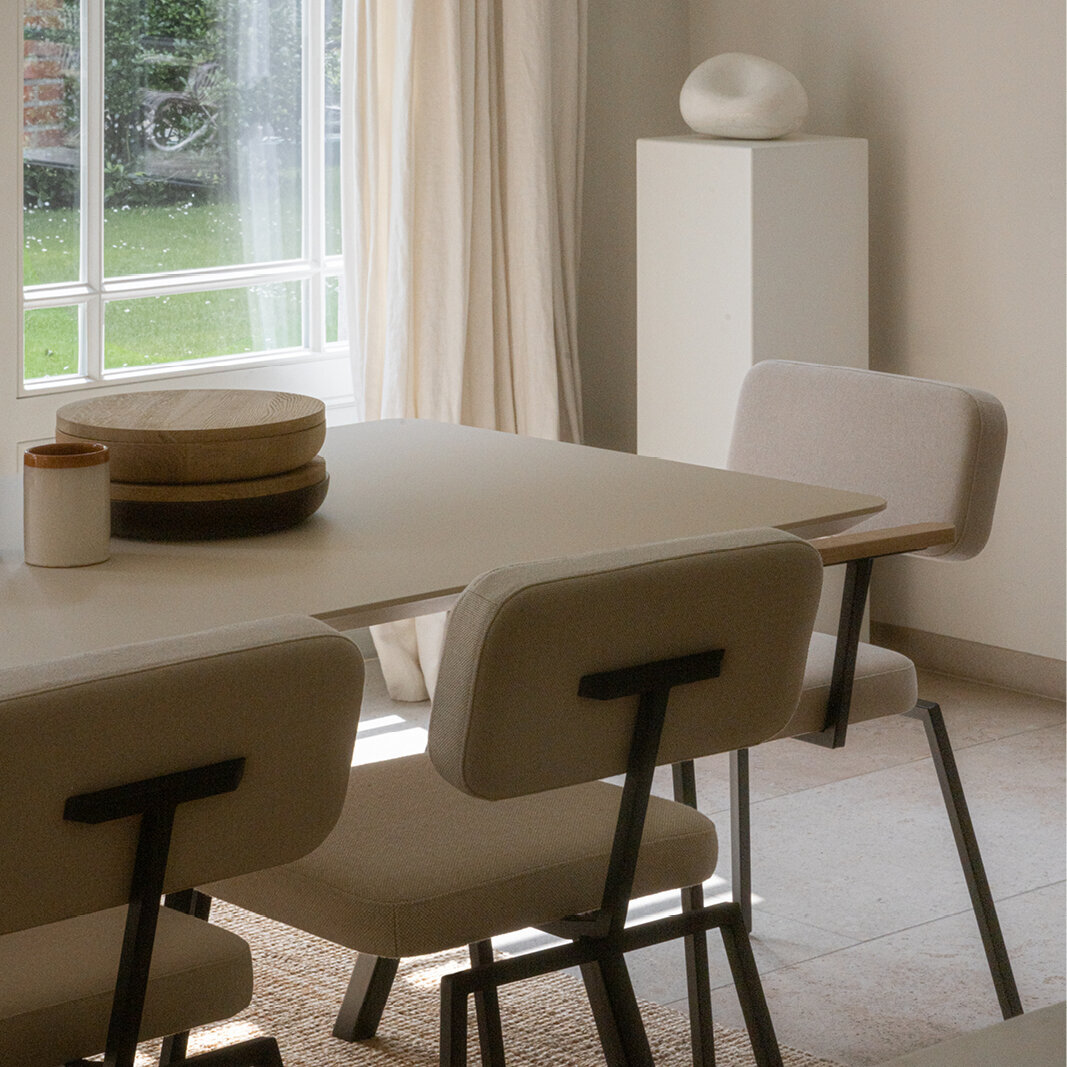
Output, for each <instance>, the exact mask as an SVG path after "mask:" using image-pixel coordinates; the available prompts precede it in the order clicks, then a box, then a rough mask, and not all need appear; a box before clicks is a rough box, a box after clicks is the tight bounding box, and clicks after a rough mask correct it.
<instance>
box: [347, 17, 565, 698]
mask: <svg viewBox="0 0 1067 1067" xmlns="http://www.w3.org/2000/svg"><path fill="white" fill-rule="evenodd" d="M585 27H586V0H346V7H345V16H344V31H343V40H342V132H341V180H342V230H343V247H344V259H345V292H344V300H345V310H346V315H347V321H348V328H349V336H350V338H351V353H352V370H353V378H354V387H355V393H356V399H357V406H358V411H359V416H360V418H362V419H375V418H397V417H404V418H427V419H434V420H437V421H441V422H454V423H464V424H466V425H471V426H481V427H485V428H488V429H498V430H507V431H511V432H515V433H521V434H527V435H531V436H537V437H547V438H554V439H562V440H570V441H578V440H580V438H581V422H582V415H581V389H580V381H579V375H578V366H577V346H576V312H577V309H576V289H577V270H578V254H579V243H578V242H579V234H580V232H581V215H580V212H581V186H582V144H583V136H584V104H585V44H586V42H585ZM441 536H442V537H447V536H448V531H447V530H442V531H441ZM373 632H374V638H375V643H376V644H377V646H378V650H379V655H380V656H381V661H382V667H383V670H384V672H385V674H386V683H387V685H388V687H389V691H390V694H391V695H393V696H394V698H396V699H407V700H419V699H425V698H426V696H427V694H428V693H432V689H433V683H434V680H435V678H436V664H437V660H438V659H439V656H440V644H441V640H442V636H443V632H444V626H443V623H442V622H441V621H440V620H437V621H436V622H435V621H433V620H431V619H420V620H410V621H407V622H404V623H391V624H388V625H387V626H385V627H375V628H374V630H373Z"/></svg>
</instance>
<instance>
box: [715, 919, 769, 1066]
mask: <svg viewBox="0 0 1067 1067" xmlns="http://www.w3.org/2000/svg"><path fill="white" fill-rule="evenodd" d="M721 907H722V908H723V909H727V910H726V914H727V921H726V922H724V923H723V925H722V927H721V930H722V940H723V945H724V946H725V947H726V958H727V960H729V963H730V973H731V974H732V975H733V979H734V985H735V986H736V987H737V998H738V1000H739V1001H740V1002H741V1011H742V1013H743V1015H744V1017H745V1025H746V1027H747V1028H748V1036H749V1040H750V1041H751V1042H752V1054H753V1056H754V1057H755V1060H756V1067H782V1054H781V1052H780V1051H779V1049H778V1039H777V1038H776V1037H775V1035H774V1024H773V1023H772V1022H771V1013H770V1011H769V1010H768V1008H767V1000H766V998H765V997H764V995H763V983H762V982H761V981H760V976H759V971H758V970H757V969H756V960H755V957H753V955H752V944H751V942H750V941H749V939H748V930H746V929H745V922H744V917H743V916H742V914H741V909H740V907H738V906H737V905H736V904H724V905H721ZM731 911H732V914H731V913H730V912H731Z"/></svg>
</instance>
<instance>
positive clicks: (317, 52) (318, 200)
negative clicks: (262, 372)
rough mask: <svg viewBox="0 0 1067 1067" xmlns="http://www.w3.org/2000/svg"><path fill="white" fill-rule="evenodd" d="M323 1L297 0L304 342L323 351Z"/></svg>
mask: <svg viewBox="0 0 1067 1067" xmlns="http://www.w3.org/2000/svg"><path fill="white" fill-rule="evenodd" d="M324 7H325V5H324V2H323V0H303V26H304V32H303V46H304V64H303V66H304V109H303V113H304V119H303V123H302V139H303V149H304V152H303V154H304V166H303V172H304V180H303V215H304V235H305V236H304V241H305V250H304V254H305V256H306V257H307V259H308V260H309V261H310V263H311V265H312V272H311V279H310V282H309V291H308V300H307V307H306V310H307V328H306V331H305V337H306V343H307V345H308V347H309V348H310V349H311V350H312V351H313V352H322V351H324V350H325V347H326V287H325V280H324V278H323V275H322V268H323V265H324V258H325V251H326V221H325V214H324V199H325V197H324V195H323V191H324V189H325V187H326V182H325V168H326V153H325V144H324V136H323V134H324V131H325V128H326V126H325V109H326V100H325V80H326V77H325V64H324V62H323V48H324V43H325V40H326V19H325V15H324Z"/></svg>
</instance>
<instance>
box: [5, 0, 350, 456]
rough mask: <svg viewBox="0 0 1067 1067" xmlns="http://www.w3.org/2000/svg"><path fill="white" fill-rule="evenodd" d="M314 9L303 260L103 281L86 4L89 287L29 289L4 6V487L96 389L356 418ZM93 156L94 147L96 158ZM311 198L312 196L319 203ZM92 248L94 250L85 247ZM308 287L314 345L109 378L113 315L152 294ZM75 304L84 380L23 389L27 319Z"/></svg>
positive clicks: (18, 38) (18, 121)
mask: <svg viewBox="0 0 1067 1067" xmlns="http://www.w3.org/2000/svg"><path fill="white" fill-rule="evenodd" d="M302 2H303V44H304V49H305V56H306V57H307V61H306V62H305V64H304V86H303V87H304V94H305V101H306V107H305V113H304V122H303V131H304V136H303V149H302V155H303V183H304V186H303V194H304V195H303V220H304V226H303V230H304V240H303V248H302V254H301V256H300V257H299V258H297V259H292V260H284V261H278V262H273V263H261V264H243V265H238V266H233V267H219V268H214V269H210V270H190V271H174V272H168V273H163V272H161V273H159V274H154V275H135V276H129V277H123V278H112V279H108V280H107V281H106V282H105V280H104V278H103V239H102V220H103V183H102V171H103V167H102V162H103V136H102V132H103V131H102V99H101V96H102V91H103V4H102V2H101V0H83V19H85V20H86V23H85V25H83V41H84V43H85V45H86V47H85V50H84V60H83V63H84V66H83V79H82V80H83V94H82V129H83V138H82V141H83V144H85V145H86V146H87V149H86V150H90V151H94V152H95V153H96V158H95V159H91V160H89V161H88V163H89V166H88V168H87V170H88V174H87V177H86V179H85V180H84V181H83V182H82V185H83V186H84V188H82V190H81V205H82V217H83V219H87V218H88V216H87V215H86V212H93V213H94V217H95V218H96V219H97V223H96V226H95V227H94V226H91V225H87V223H86V222H84V221H83V222H82V234H83V240H82V242H81V244H82V250H81V255H82V257H83V259H82V262H83V264H84V274H83V279H84V280H83V281H79V282H70V283H63V284H52V285H39V286H32V287H29V288H27V289H26V290H25V292H24V291H23V287H22V76H23V71H22V67H23V62H22V38H23V29H22V27H23V3H22V0H16V2H15V3H14V4H0V42H4V43H3V44H2V45H0V189H4V190H10V191H11V192H9V193H8V194H7V195H6V196H5V200H6V204H5V209H4V210H3V211H2V212H0V427H3V430H0V476H4V475H10V474H12V473H14V472H15V471H17V467H18V459H19V457H20V456H21V451H22V449H23V447H25V446H26V445H27V444H29V443H36V442H38V441H41V440H47V439H51V437H52V436H53V433H54V428H55V410H56V408H58V407H60V406H61V405H62V404H64V403H68V402H69V401H70V400H71V399H73V397H72V396H71V394H72V393H77V392H82V391H86V390H96V391H100V392H105V393H106V392H120V391H130V390H131V389H140V388H155V389H159V388H166V387H167V386H168V384H170V385H172V387H174V388H197V387H216V388H263V389H288V390H292V391H296V392H304V393H308V394H310V395H314V396H318V397H320V398H321V399H323V400H324V401H326V402H327V405H328V417H329V418H330V421H331V422H343V421H349V420H350V418H351V417H352V410H353V408H352V405H353V397H352V376H351V367H350V363H349V358H348V345H347V342H345V341H344V340H339V341H337V342H333V343H329V344H328V343H327V342H326V323H325V307H326V289H327V285H328V282H327V279H328V278H330V277H334V276H339V275H340V271H341V266H342V263H341V257H340V256H339V255H332V256H331V255H327V254H326V229H325V200H324V197H322V196H320V195H318V194H317V193H316V192H314V191H316V190H323V189H324V181H323V179H324V174H325V166H326V162H325V161H326V153H325V140H324V138H323V137H321V136H314V137H313V136H311V135H310V131H321V130H323V129H324V119H325V91H324V64H323V59H324V56H323V50H322V49H321V48H309V47H308V44H309V42H310V41H311V40H322V39H323V34H324V31H325V14H324V4H323V3H322V2H321V0H302ZM89 146H91V147H89ZM309 190H312V191H313V192H312V193H311V195H309ZM86 238H88V240H86ZM286 281H298V282H300V283H301V284H304V285H306V286H307V299H306V301H305V305H304V306H305V314H304V323H303V344H302V345H300V346H299V347H295V348H289V349H282V350H272V351H270V352H258V353H242V354H238V355H231V356H214V357H206V358H204V359H198V360H194V361H188V362H181V363H170V364H158V365H152V366H148V367H137V368H123V369H121V370H118V369H116V370H110V371H105V370H104V368H103V351H102V344H103V308H104V305H105V304H106V303H107V302H109V301H112V300H122V299H130V298H132V297H143V296H148V295H164V294H173V293H190V292H204V291H206V290H210V289H225V288H230V287H234V286H246V285H251V284H264V283H271V282H286ZM62 305H67V306H70V305H75V306H79V307H82V308H84V311H83V315H84V316H85V321H84V325H83V328H82V331H81V335H82V337H83V341H82V343H81V346H80V347H81V349H82V351H81V357H80V366H79V372H78V373H77V374H74V375H69V376H63V377H58V378H52V379H42V380H39V381H36V382H32V383H29V384H24V383H23V380H22V324H23V314H24V312H25V311H27V310H30V309H33V308H38V307H54V306H62Z"/></svg>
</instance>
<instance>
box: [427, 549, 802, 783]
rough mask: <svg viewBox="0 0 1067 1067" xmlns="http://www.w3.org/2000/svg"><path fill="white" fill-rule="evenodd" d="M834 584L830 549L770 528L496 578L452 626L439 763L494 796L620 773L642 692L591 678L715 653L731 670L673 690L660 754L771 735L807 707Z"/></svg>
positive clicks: (480, 588)
mask: <svg viewBox="0 0 1067 1067" xmlns="http://www.w3.org/2000/svg"><path fill="white" fill-rule="evenodd" d="M821 587H822V568H821V564H820V562H819V557H818V554H817V553H816V552H815V550H814V549H813V548H812V547H811V546H810V545H809V544H807V543H806V542H804V541H801V540H799V539H798V538H796V537H793V536H791V535H789V534H785V533H781V532H780V531H776V530H767V529H763V530H753V531H745V532H739V533H730V534H716V535H710V536H706V537H697V538H686V539H684V540H679V541H670V542H665V543H660V544H652V545H644V546H640V547H636V548H628V549H622V550H618V551H611V552H599V553H592V554H589V555H582V556H577V557H570V558H566V559H558V560H547V561H542V562H535V563H528V564H518V565H515V566H511V567H504V568H501V569H499V570H495V571H491V572H489V573H488V574H484V575H482V576H481V577H480V578H477V579H475V581H473V582H472V583H471V584H470V585H469V586H468V587H467V589H466V590H465V591H464V592H463V594H462V595H461V596H460V598H459V600H458V601H457V603H456V606H455V608H454V609H453V611H452V617H451V619H450V621H449V628H448V635H447V637H446V640H445V647H444V651H443V654H442V660H441V670H440V674H439V675H438V681H437V689H436V691H435V694H434V705H433V712H432V714H431V717H430V728H429V750H430V758H431V759H432V760H433V763H434V765H435V767H436V768H437V770H438V771H439V772H440V773H441V775H442V776H443V777H444V778H445V779H446V780H448V781H449V782H451V783H452V784H453V785H455V786H456V787H458V788H460V789H463V790H465V791H466V792H469V793H472V794H474V795H476V796H481V797H486V798H494V799H498V798H503V797H508V796H519V795H523V794H528V793H534V792H539V791H542V790H546V789H553V788H556V787H559V786H564V785H571V784H574V783H577V782H584V781H592V780H594V779H597V778H605V777H608V776H610V775H614V774H620V773H622V772H624V771H625V770H626V762H627V755H628V752H629V746H630V741H631V737H632V733H633V724H634V716H635V714H636V710H637V703H638V698H637V697H626V698H620V699H618V700H608V701H598V700H593V699H589V698H586V697H581V696H579V695H578V684H579V680H580V679H581V678H582V677H583V676H584V675H587V674H594V673H598V672H602V671H610V670H617V669H621V668H626V667H634V666H637V665H640V664H645V663H649V662H654V661H658V660H663V659H669V658H673V657H679V656H687V655H691V654H694V653H698V652H703V651H706V650H711V649H723V650H724V655H723V660H722V667H721V673H720V675H719V677H717V678H713V679H710V680H708V681H703V682H694V683H690V684H687V685H681V686H678V687H676V688H675V689H673V690H672V691H671V696H670V702H669V704H668V707H667V720H666V723H665V726H664V731H663V737H662V741H661V744H660V749H659V754H660V758H659V760H658V762H660V763H675V762H678V761H680V760H683V759H690V758H694V757H697V756H703V755H707V754H709V753H712V752H720V751H727V750H730V749H735V748H743V747H746V746H748V745H753V744H757V743H758V742H760V741H763V740H766V739H767V738H768V737H770V736H771V735H772V734H774V733H775V732H776V731H777V730H778V729H779V728H780V727H781V726H782V725H784V723H785V721H786V720H787V719H788V718H789V716H790V715H791V714H792V713H793V711H794V709H795V708H796V702H797V699H798V697H799V693H800V687H801V682H802V679H803V673H804V662H805V659H806V655H807V649H808V639H809V637H810V635H811V629H812V624H813V620H814V614H815V609H816V606H817V604H818V600H819V593H820V590H821Z"/></svg>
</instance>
